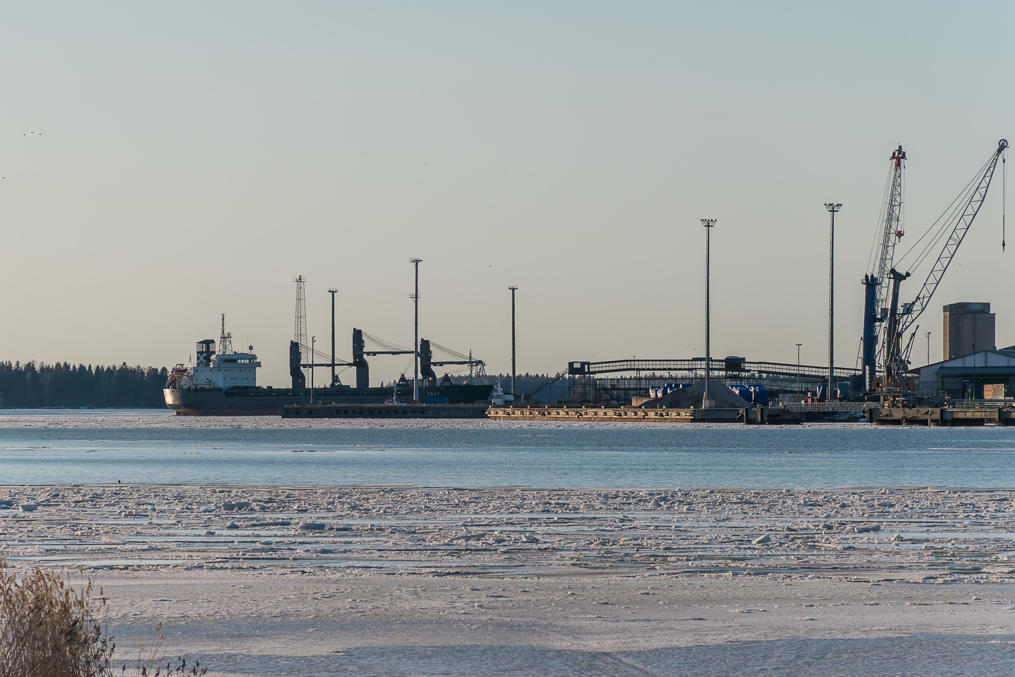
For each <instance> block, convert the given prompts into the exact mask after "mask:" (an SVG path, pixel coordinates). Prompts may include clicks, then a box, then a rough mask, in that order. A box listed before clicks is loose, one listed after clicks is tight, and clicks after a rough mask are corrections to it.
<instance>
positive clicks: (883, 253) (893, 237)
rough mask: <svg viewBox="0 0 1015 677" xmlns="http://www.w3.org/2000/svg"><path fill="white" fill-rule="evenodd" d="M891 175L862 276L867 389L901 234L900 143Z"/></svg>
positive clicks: (863, 358) (880, 349)
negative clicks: (868, 262) (870, 256)
mask: <svg viewBox="0 0 1015 677" xmlns="http://www.w3.org/2000/svg"><path fill="white" fill-rule="evenodd" d="M890 159H891V161H892V176H891V180H890V182H889V185H888V193H887V198H888V199H887V200H886V201H885V204H884V212H883V215H884V218H883V219H882V220H881V223H882V224H883V225H882V227H881V238H880V246H879V247H878V249H877V258H875V259H874V261H873V265H872V266H871V269H870V271H869V272H868V274H867V275H865V276H864V278H863V284H864V287H866V290H865V292H864V311H863V335H862V339H861V366H862V370H863V375H864V377H863V378H864V388H865V389H866V390H870V389H871V388H872V386H873V383H874V378H875V376H876V373H877V363H878V358H879V357H880V358H881V359H882V360H884V346H885V344H884V342H882V341H881V340H880V339H881V337H882V336H883V335H884V333H885V331H886V329H885V326H884V325H885V320H887V319H888V308H887V300H888V288H889V286H890V285H889V275H890V271H891V270H892V264H893V263H894V260H895V245H896V244H898V242H899V240H900V239H901V238H902V174H903V171H902V170H903V169H904V166H905V165H904V162H905V160H906V151H904V150H902V144H901V143H900V144H899V146H898V148H896V149H895V150H894V151H893V152H892V156H891V158H890Z"/></svg>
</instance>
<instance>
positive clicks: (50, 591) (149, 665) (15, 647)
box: [0, 560, 207, 677]
mask: <svg viewBox="0 0 1015 677" xmlns="http://www.w3.org/2000/svg"><path fill="white" fill-rule="evenodd" d="M94 592H95V591H94V588H93V586H92V582H91V581H88V582H87V583H86V584H85V586H84V587H83V588H81V589H80V590H76V589H74V588H73V587H71V586H70V585H68V584H67V583H66V582H65V581H64V580H63V579H62V578H60V577H59V576H57V575H56V574H53V573H51V572H48V571H44V570H42V569H38V568H36V569H34V570H33V571H32V572H31V573H30V574H29V575H24V576H18V575H17V573H15V572H14V571H13V570H11V569H4V563H3V561H2V560H0V677H112V675H114V674H115V673H116V671H115V670H114V668H113V654H114V653H115V650H116V644H115V642H113V641H112V639H111V638H110V637H108V636H106V634H105V633H104V632H103V629H102V625H101V623H100V622H99V620H98V618H99V617H101V616H102V615H104V614H105V612H106V608H107V604H106V599H105V598H104V597H103V596H102V591H101V590H99V594H98V596H95V595H94ZM156 630H157V628H156ZM157 649H158V645H157V644H156V645H155V647H154V648H153V649H149V650H148V651H147V652H145V650H144V649H143V648H142V650H141V653H142V655H143V657H142V658H139V659H138V660H137V662H136V665H135V666H134V670H133V672H132V674H136V675H138V676H139V677H169V676H170V675H180V676H181V677H182V676H186V675H191V676H195V677H196V676H197V675H203V674H205V673H206V672H207V670H206V669H205V668H202V667H201V666H200V664H194V665H190V666H188V665H187V662H186V660H185V659H183V658H181V659H178V661H177V662H176V663H175V664H173V663H170V662H166V663H162V662H161V661H162V659H161V658H159V657H158V656H157V653H158V651H157ZM119 674H120V675H126V674H127V666H126V665H124V666H121V668H120V670H119Z"/></svg>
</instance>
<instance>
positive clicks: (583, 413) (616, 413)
mask: <svg viewBox="0 0 1015 677" xmlns="http://www.w3.org/2000/svg"><path fill="white" fill-rule="evenodd" d="M487 416H488V417H489V418H491V419H493V420H495V421H581V422H585V423H740V424H747V425H765V424H767V425H785V424H797V423H800V421H801V419H800V415H799V414H796V413H795V412H792V411H789V410H786V409H783V408H781V407H746V408H740V409H737V408H709V409H702V408H691V409H677V408H666V407H660V408H658V409H644V408H641V407H605V406H602V407H589V406H584V407H582V406H572V407H566V406H559V407H550V406H545V407H514V406H511V407H490V409H489V410H488V411H487Z"/></svg>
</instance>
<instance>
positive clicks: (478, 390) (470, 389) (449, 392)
mask: <svg viewBox="0 0 1015 677" xmlns="http://www.w3.org/2000/svg"><path fill="white" fill-rule="evenodd" d="M491 389H492V387H491V386H478V385H451V386H444V387H440V386H438V387H434V388H427V389H426V390H424V396H425V399H427V400H431V401H437V402H440V403H450V404H461V403H468V402H474V401H480V400H486V399H487V398H489V396H490V391H491ZM162 394H163V397H164V398H165V401H166V406H167V407H169V408H170V409H172V410H173V411H175V412H176V413H177V415H180V416H281V415H282V407H284V406H286V405H291V404H309V403H310V390H309V389H292V388H233V389H230V390H228V391H224V390H221V389H217V388H215V389H213V388H204V389H186V388H163V390H162ZM390 398H391V389H389V388H368V389H365V390H364V389H356V388H344V389H341V390H334V389H330V388H322V389H317V390H315V391H314V402H315V403H319V404H335V405H359V404H383V403H384V402H385V401H387V400H389V399H390ZM399 398H400V399H403V398H405V399H411V392H410V393H399Z"/></svg>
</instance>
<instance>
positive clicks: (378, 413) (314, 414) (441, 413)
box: [282, 403, 487, 418]
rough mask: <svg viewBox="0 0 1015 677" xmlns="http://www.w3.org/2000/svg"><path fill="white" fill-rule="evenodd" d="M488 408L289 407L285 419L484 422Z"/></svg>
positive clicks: (411, 405) (301, 405)
mask: <svg viewBox="0 0 1015 677" xmlns="http://www.w3.org/2000/svg"><path fill="white" fill-rule="evenodd" d="M486 410H487V405H486V404H483V403H481V404H289V405H286V406H284V407H282V418H484V417H485V416H486Z"/></svg>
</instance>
